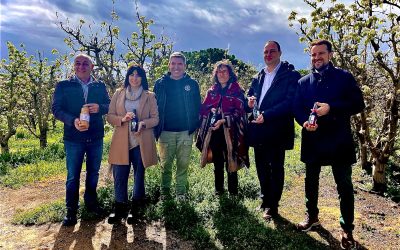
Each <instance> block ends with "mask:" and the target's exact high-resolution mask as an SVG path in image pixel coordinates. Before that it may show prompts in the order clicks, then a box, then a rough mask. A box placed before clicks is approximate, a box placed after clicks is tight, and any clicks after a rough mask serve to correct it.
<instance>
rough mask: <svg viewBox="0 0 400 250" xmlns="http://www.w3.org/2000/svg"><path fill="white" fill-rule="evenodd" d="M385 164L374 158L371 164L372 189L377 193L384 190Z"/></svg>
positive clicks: (381, 192)
mask: <svg viewBox="0 0 400 250" xmlns="http://www.w3.org/2000/svg"><path fill="white" fill-rule="evenodd" d="M385 167H386V164H385V163H383V162H381V161H379V160H378V159H375V163H374V165H373V166H372V177H373V180H374V185H373V187H372V191H374V192H377V193H379V194H383V193H384V192H385V191H386V188H387V186H386V175H385Z"/></svg>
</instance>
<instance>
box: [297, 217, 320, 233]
mask: <svg viewBox="0 0 400 250" xmlns="http://www.w3.org/2000/svg"><path fill="white" fill-rule="evenodd" d="M320 224H321V223H320V222H319V219H318V216H309V215H308V214H306V218H305V219H304V221H302V222H300V223H299V224H297V229H298V230H301V231H303V232H308V231H310V230H311V229H312V228H313V227H316V226H319V225H320Z"/></svg>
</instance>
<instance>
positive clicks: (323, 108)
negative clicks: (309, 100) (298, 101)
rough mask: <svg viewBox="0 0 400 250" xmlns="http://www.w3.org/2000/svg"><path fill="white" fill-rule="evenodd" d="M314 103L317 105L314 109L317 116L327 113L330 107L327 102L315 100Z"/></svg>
mask: <svg viewBox="0 0 400 250" xmlns="http://www.w3.org/2000/svg"><path fill="white" fill-rule="evenodd" d="M315 104H316V105H317V106H318V108H317V110H316V112H317V115H318V116H324V115H327V114H329V111H330V110H331V107H330V106H329V104H328V103H324V102H316V103H315Z"/></svg>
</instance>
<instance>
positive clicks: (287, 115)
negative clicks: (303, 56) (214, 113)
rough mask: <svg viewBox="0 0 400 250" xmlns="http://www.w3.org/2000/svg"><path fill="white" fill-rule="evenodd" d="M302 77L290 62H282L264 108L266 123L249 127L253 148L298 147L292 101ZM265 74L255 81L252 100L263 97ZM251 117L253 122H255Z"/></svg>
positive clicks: (263, 72)
mask: <svg viewBox="0 0 400 250" xmlns="http://www.w3.org/2000/svg"><path fill="white" fill-rule="evenodd" d="M300 77H301V75H300V73H299V72H297V71H295V70H294V66H293V65H291V64H289V63H288V62H282V64H281V66H280V68H279V69H278V72H277V73H276V75H275V77H274V79H273V81H272V83H271V87H270V88H269V89H268V91H267V93H266V94H265V97H264V99H263V100H262V102H261V105H260V111H261V113H262V114H263V116H264V123H262V124H254V123H249V126H248V130H249V133H248V140H249V144H250V146H256V145H260V144H262V145H271V146H272V147H279V148H282V149H292V148H293V144H294V118H293V113H292V101H293V98H294V95H295V93H296V87H297V81H298V80H299V79H300ZM264 78H265V71H264V69H263V70H261V71H260V72H259V73H258V74H257V75H256V76H255V77H254V78H253V80H252V83H251V87H250V89H249V92H248V94H247V95H248V96H255V97H257V98H259V97H260V96H261V89H262V86H263V84H264ZM252 119H253V118H252V116H250V121H251V120H252Z"/></svg>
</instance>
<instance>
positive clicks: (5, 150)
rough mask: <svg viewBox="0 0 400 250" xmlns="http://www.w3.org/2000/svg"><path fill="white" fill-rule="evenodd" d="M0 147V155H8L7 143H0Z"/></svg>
mask: <svg viewBox="0 0 400 250" xmlns="http://www.w3.org/2000/svg"><path fill="white" fill-rule="evenodd" d="M0 145H1V153H2V154H8V153H10V148H9V147H8V141H6V142H2V143H0Z"/></svg>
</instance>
